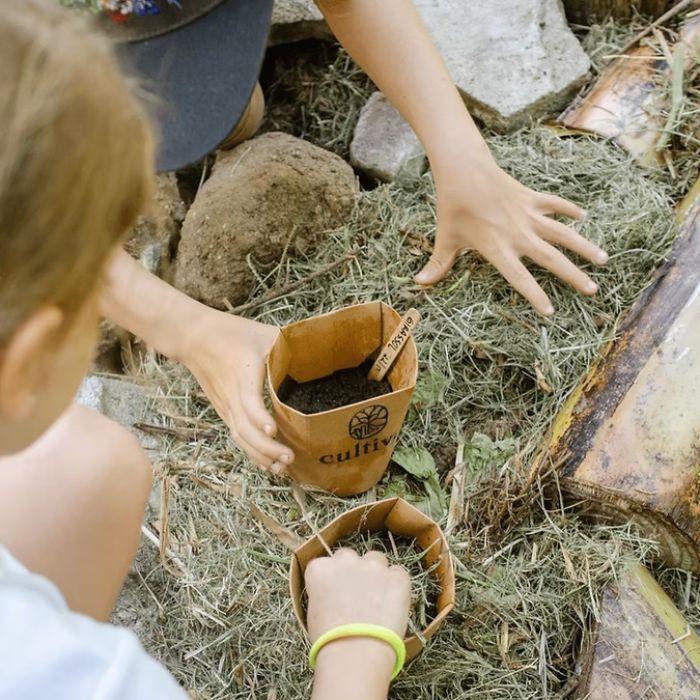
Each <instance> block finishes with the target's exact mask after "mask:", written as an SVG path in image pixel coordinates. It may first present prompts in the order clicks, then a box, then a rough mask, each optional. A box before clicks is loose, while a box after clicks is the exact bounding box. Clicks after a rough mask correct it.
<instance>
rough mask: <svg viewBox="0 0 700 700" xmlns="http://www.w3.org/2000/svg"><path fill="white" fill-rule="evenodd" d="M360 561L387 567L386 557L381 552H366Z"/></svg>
mask: <svg viewBox="0 0 700 700" xmlns="http://www.w3.org/2000/svg"><path fill="white" fill-rule="evenodd" d="M362 559H363V560H364V561H366V562H368V563H369V562H371V563H374V564H379V565H380V566H384V567H388V566H389V562H388V561H387V558H386V555H385V554H383V553H382V552H374V551H372V552H367V554H365V555H364V556H363V557H362Z"/></svg>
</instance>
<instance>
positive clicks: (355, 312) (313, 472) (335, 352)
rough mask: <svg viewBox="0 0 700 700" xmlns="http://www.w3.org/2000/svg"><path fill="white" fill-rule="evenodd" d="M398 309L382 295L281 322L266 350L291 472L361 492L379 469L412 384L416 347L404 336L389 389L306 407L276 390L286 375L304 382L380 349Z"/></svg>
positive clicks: (342, 491)
mask: <svg viewBox="0 0 700 700" xmlns="http://www.w3.org/2000/svg"><path fill="white" fill-rule="evenodd" d="M399 320H400V316H399V314H398V313H397V312H396V311H394V309H392V308H391V307H389V306H387V305H386V304H383V303H382V302H379V301H377V302H371V303H369V304H358V305H357V306H349V307H346V308H343V309H339V310H338V311H333V312H331V313H327V314H323V315H322V316H315V317H314V318H310V319H307V320H305V321H299V322H298V323H293V324H291V325H289V326H285V327H284V328H283V329H282V332H281V333H280V336H279V338H278V339H277V342H276V343H275V345H274V346H273V348H272V351H271V352H270V357H269V359H268V362H267V377H268V384H269V388H270V398H271V402H272V412H273V415H274V417H275V420H276V421H277V426H278V430H279V432H278V437H279V439H280V440H281V441H282V442H283V443H285V444H286V445H288V446H289V447H291V448H292V449H293V450H294V453H295V455H296V459H295V462H294V464H293V465H292V466H291V467H290V469H289V474H290V476H291V477H292V478H294V479H296V480H297V481H299V482H301V483H305V484H313V485H315V486H320V487H321V488H323V489H326V490H327V491H333V492H334V493H336V494H338V495H340V496H350V495H354V494H357V493H362V492H363V491H366V490H367V489H369V488H371V487H372V486H374V484H376V483H377V482H378V481H379V480H380V479H381V478H382V475H383V474H384V472H385V470H386V468H387V465H388V464H389V460H390V459H391V454H392V452H393V450H394V446H395V445H396V441H397V439H398V435H399V431H400V429H401V425H402V424H403V421H404V418H405V417H406V411H407V410H408V405H409V402H410V400H411V395H412V394H413V390H414V388H415V386H416V376H417V364H418V354H417V351H416V345H415V343H414V341H413V339H410V340H409V341H408V342H407V343H406V346H405V347H404V349H403V351H402V352H401V354H400V355H399V357H398V359H397V360H396V362H395V364H394V366H393V367H392V369H391V370H390V371H389V373H388V374H387V376H386V379H387V380H388V381H389V383H390V384H391V387H392V389H393V391H392V392H391V393H389V394H385V395H384V396H377V397H375V398H372V399H369V400H367V401H361V402H358V403H353V404H349V405H347V406H342V407H341V408H336V409H333V410H330V411H323V412H321V413H315V414H313V415H305V414H303V413H300V412H299V411H296V410H295V409H293V408H291V407H290V406H288V405H286V404H285V403H283V402H282V401H281V400H280V398H279V396H278V394H277V392H278V390H279V388H280V386H281V385H282V382H283V381H284V379H285V377H287V376H289V377H291V378H292V379H294V380H295V381H297V382H300V383H302V382H309V381H312V380H314V379H319V378H321V377H326V376H328V375H330V374H333V372H336V371H337V370H340V369H348V368H350V367H356V366H358V365H360V364H361V363H362V362H364V361H365V360H366V359H367V358H369V357H371V356H372V355H373V354H374V353H376V352H378V351H379V349H380V348H381V346H382V345H383V344H384V343H385V342H386V341H387V340H388V339H389V337H390V335H391V332H392V331H393V330H394V328H395V327H396V326H397V325H398V323H399Z"/></svg>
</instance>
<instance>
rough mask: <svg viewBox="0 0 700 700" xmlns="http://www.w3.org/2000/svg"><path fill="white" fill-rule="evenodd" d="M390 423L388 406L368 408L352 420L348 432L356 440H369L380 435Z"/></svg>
mask: <svg viewBox="0 0 700 700" xmlns="http://www.w3.org/2000/svg"><path fill="white" fill-rule="evenodd" d="M388 422H389V411H388V410H387V408H386V406H379V405H376V406H366V407H365V408H363V409H361V410H359V411H358V412H357V413H356V414H355V415H354V416H353V417H352V418H351V419H350V424H349V425H348V432H349V433H350V437H351V438H354V439H355V440H367V438H371V437H374V436H375V435H379V433H381V432H382V430H384V428H386V426H387V423H388Z"/></svg>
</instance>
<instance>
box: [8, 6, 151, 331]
mask: <svg viewBox="0 0 700 700" xmlns="http://www.w3.org/2000/svg"><path fill="white" fill-rule="evenodd" d="M0 67H1V68H0V343H2V342H4V341H6V340H8V339H9V337H11V335H12V333H13V332H14V330H15V329H16V328H17V327H18V326H19V325H20V324H21V323H22V322H23V321H24V320H25V319H26V318H28V317H29V316H30V315H31V314H32V312H34V311H35V310H37V309H38V308H40V307H42V306H44V305H49V304H53V305H56V306H58V307H59V308H61V309H63V310H64V311H65V312H66V313H67V314H72V313H74V312H75V311H76V310H78V309H79V308H81V307H82V304H83V302H84V301H85V299H86V298H87V297H88V296H90V295H91V294H92V293H93V291H94V290H95V288H96V285H97V283H98V280H99V279H100V276H101V274H102V273H103V271H104V267H105V263H106V262H107V260H108V258H109V255H110V253H111V252H112V250H113V249H114V247H115V245H116V244H117V243H118V241H119V240H120V238H121V237H122V236H123V235H124V233H125V231H126V230H127V228H128V227H129V226H130V225H131V224H132V223H133V222H134V220H135V219H136V216H137V215H138V213H139V212H140V211H141V209H142V208H143V206H144V205H145V203H146V201H147V200H148V198H149V197H150V193H151V189H152V178H153V175H152V172H153V165H152V160H153V155H152V138H151V133H150V129H149V127H148V124H147V120H146V118H145V115H144V113H143V111H142V109H141V107H140V106H139V104H138V102H137V100H136V98H135V97H134V95H133V93H132V91H131V90H130V88H129V85H127V83H126V81H125V80H124V78H123V77H122V76H121V74H120V73H119V69H118V66H117V64H116V61H115V60H114V57H113V54H112V50H111V47H110V45H109V44H108V42H107V41H106V40H105V39H104V38H102V37H101V36H99V35H98V34H97V33H96V32H94V31H91V30H90V28H89V26H88V25H87V23H86V21H85V20H84V19H83V18H82V17H79V16H76V15H74V14H73V13H71V12H70V11H68V10H65V9H63V8H60V7H58V6H57V5H56V3H55V0H0Z"/></svg>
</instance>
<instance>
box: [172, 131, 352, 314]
mask: <svg viewBox="0 0 700 700" xmlns="http://www.w3.org/2000/svg"><path fill="white" fill-rule="evenodd" d="M357 192H358V187H357V182H356V178H355V174H354V172H353V170H352V168H351V167H350V166H349V165H348V164H347V163H345V162H344V161H343V160H342V159H341V158H339V157H338V156H336V155H335V154H333V153H330V152H329V151H325V150H323V149H322V148H318V147H317V146H313V145H311V144H310V143H307V142H306V141H302V140H301V139H298V138H295V137H294V136H289V135H288V134H281V133H268V134H264V135H262V136H258V137H257V138H255V139H253V140H252V141H246V142H245V143H243V144H241V145H240V146H237V147H236V148H235V149H233V150H232V151H222V152H220V153H219V154H218V156H217V158H216V163H215V164H214V169H213V172H212V174H211V177H210V178H209V179H208V180H207V181H206V182H205V183H204V185H202V187H201V189H200V191H199V194H198V195H197V197H196V199H195V201H194V202H193V204H192V206H191V208H190V210H189V212H188V213H187V216H186V217H185V221H184V224H183V226H182V236H181V239H180V246H179V248H178V254H177V260H176V264H175V275H174V284H175V286H176V287H178V289H181V290H182V291H183V292H185V293H186V294H189V295H190V296H192V297H194V298H195V299H198V300H200V301H203V302H204V303H206V304H209V305H210V306H214V307H218V308H225V307H226V302H229V303H230V304H233V305H235V304H239V303H240V302H242V301H243V300H244V299H246V297H247V296H248V294H249V293H250V290H251V288H252V286H253V283H254V277H253V274H252V272H251V271H250V268H249V265H248V262H247V261H246V258H247V256H249V255H250V256H251V257H252V258H254V259H255V260H256V261H258V262H260V263H262V264H270V263H273V262H275V261H276V260H279V258H280V256H281V255H282V253H283V251H285V250H289V251H290V252H292V253H293V252H294V251H300V252H306V251H309V250H310V249H311V248H312V247H313V246H314V245H315V244H316V243H318V242H319V241H320V240H321V239H322V238H323V235H324V233H325V232H326V231H329V230H331V229H334V228H337V227H338V226H339V225H340V224H342V223H343V221H344V220H345V219H346V217H347V216H348V215H349V214H350V212H351V210H352V207H353V204H354V200H355V196H356V194H357Z"/></svg>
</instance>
